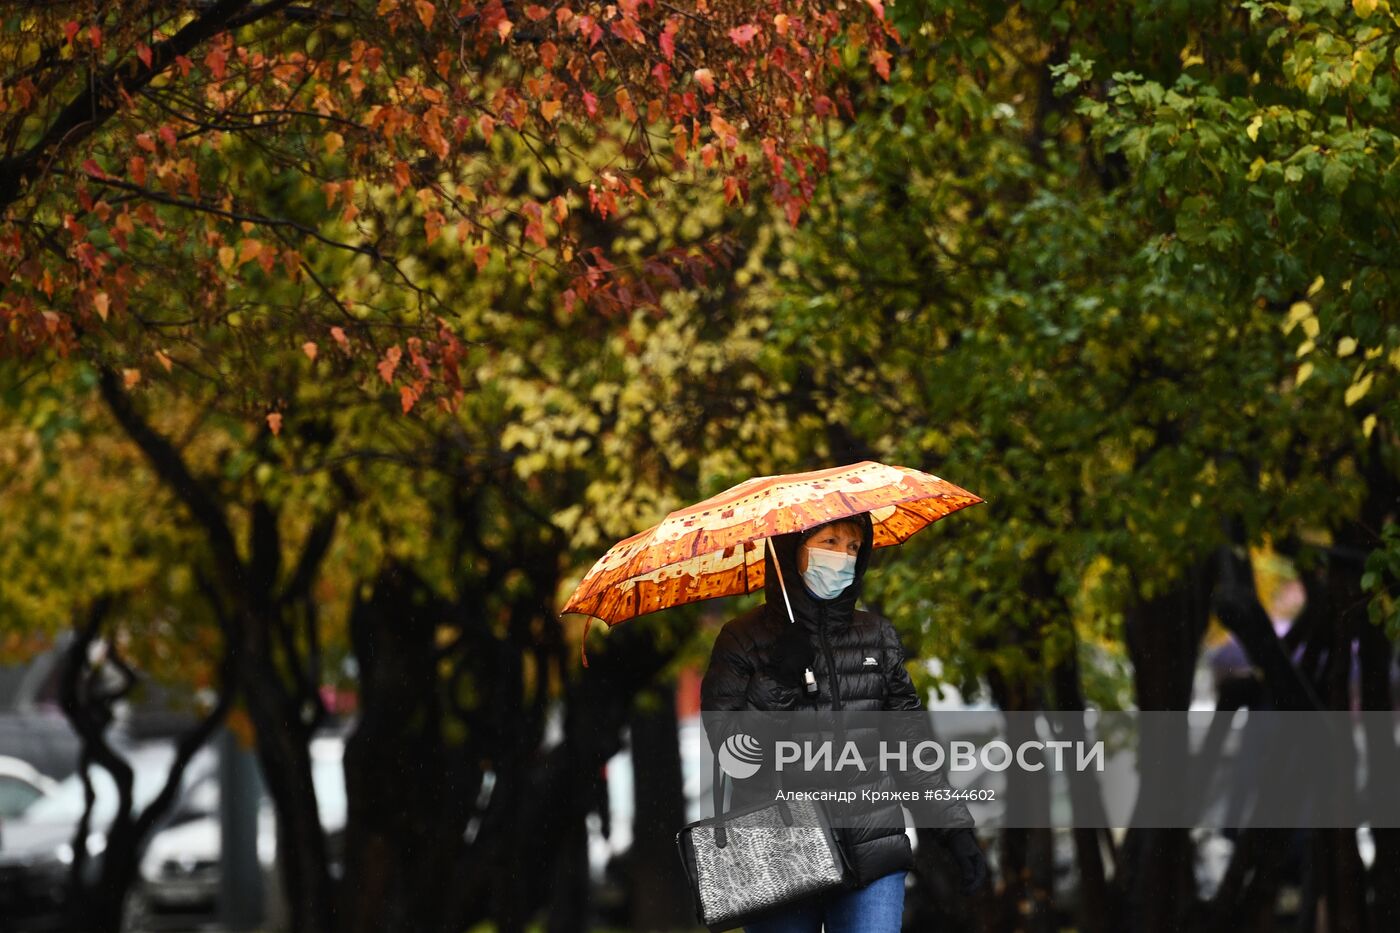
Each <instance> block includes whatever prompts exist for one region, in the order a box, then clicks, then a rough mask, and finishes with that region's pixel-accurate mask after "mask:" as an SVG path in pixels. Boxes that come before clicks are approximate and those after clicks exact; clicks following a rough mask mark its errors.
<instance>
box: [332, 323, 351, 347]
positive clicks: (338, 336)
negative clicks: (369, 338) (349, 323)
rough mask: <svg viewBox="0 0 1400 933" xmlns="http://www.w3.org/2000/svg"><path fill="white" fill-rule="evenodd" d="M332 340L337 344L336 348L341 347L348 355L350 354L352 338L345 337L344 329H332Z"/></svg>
mask: <svg viewBox="0 0 1400 933" xmlns="http://www.w3.org/2000/svg"><path fill="white" fill-rule="evenodd" d="M331 339H333V340H334V341H335V342H336V346H338V347H340V349H342V350H344V351H345V352H346V353H349V352H350V338H349V337H346V336H345V330H344V328H340V327H332V328H331Z"/></svg>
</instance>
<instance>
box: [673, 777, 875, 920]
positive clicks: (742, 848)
mask: <svg viewBox="0 0 1400 933" xmlns="http://www.w3.org/2000/svg"><path fill="white" fill-rule="evenodd" d="M722 777H728V775H724V774H723V772H722V771H721V770H720V767H719V759H718V757H716V758H715V762H714V774H713V791H714V813H715V814H716V815H715V816H713V817H711V818H709V819H704V820H699V821H697V822H694V823H690V824H688V825H687V826H685V827H684V828H683V829H682V830H681V831H680V832H679V833H677V834H676V846H677V848H678V849H679V850H680V856H681V862H682V863H683V864H684V865H685V872H686V876H687V877H688V878H689V879H690V890H691V894H692V895H693V896H694V897H695V914H696V916H697V917H698V918H699V920H700V922H701V923H702V924H704V925H705V926H706V927H707V928H709V930H710V931H711V933H720V931H722V930H733V929H736V928H738V927H742V926H744V925H746V924H748V923H752V922H754V921H756V920H760V919H763V918H764V917H767V916H771V915H772V914H774V913H776V912H778V911H779V910H781V909H782V908H785V907H787V906H789V905H791V904H793V903H796V902H797V901H801V900H805V899H807V898H809V897H813V896H815V895H818V894H820V893H822V892H823V891H830V890H836V889H838V888H842V887H844V886H846V885H847V884H848V883H849V880H850V877H851V876H850V868H849V864H848V862H847V859H846V854H845V853H844V852H843V851H842V850H841V845H840V842H839V841H838V839H837V838H836V835H835V834H834V833H833V832H832V828H831V823H830V819H829V818H828V816H827V814H826V811H825V809H823V807H822V805H821V803H820V802H818V801H814V800H802V799H795V800H783V799H774V800H766V801H759V802H758V803H756V804H752V805H750V806H747V807H741V808H739V809H736V810H730V811H727V812H721V811H722V806H721V802H722V801H723V799H724V796H723V794H724V792H723V789H722V787H721V779H722ZM779 786H780V787H781V785H779Z"/></svg>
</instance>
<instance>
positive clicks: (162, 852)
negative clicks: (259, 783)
mask: <svg viewBox="0 0 1400 933" xmlns="http://www.w3.org/2000/svg"><path fill="white" fill-rule="evenodd" d="M344 757H345V743H344V740H343V739H342V738H340V737H339V736H325V737H321V738H317V739H314V740H312V743H311V780H312V782H313V783H314V784H315V787H316V805H317V809H318V810H319V811H320V817H321V825H322V827H324V829H325V830H326V833H327V836H328V842H329V847H330V852H331V858H332V871H333V872H337V871H339V869H340V866H341V864H342V860H343V849H344V847H343V844H342V840H343V838H344V831H345V822H346V814H347V802H346V796H345V770H344ZM211 797H212V800H211V802H210V806H209V807H208V808H207V811H206V815H204V816H202V817H200V818H198V819H192V820H188V821H182V822H180V823H178V824H177V825H172V826H170V827H168V828H167V829H164V830H162V831H161V832H159V833H157V834H156V835H155V836H154V837H153V838H152V839H151V841H150V844H149V845H148V846H147V847H146V852H145V855H144V856H143V857H142V859H141V867H140V877H139V880H138V881H137V884H136V888H135V889H134V890H133V891H132V893H131V896H130V897H128V898H127V904H126V911H125V917H124V923H123V926H124V928H125V929H128V930H132V931H158V930H189V929H194V928H197V927H200V926H203V925H207V924H211V923H214V922H216V921H217V920H218V919H219V918H218V910H219V889H220V885H221V884H222V873H221V871H220V864H221V856H222V835H223V834H222V829H221V823H220V818H219V793H218V784H217V782H215V783H214V784H213V786H212V794H211ZM257 846H258V864H259V865H260V867H261V869H262V871H261V874H262V885H263V902H264V915H265V917H264V924H263V927H264V929H268V930H278V929H284V928H285V925H286V920H285V918H286V913H287V912H286V908H285V904H284V903H283V901H284V898H283V897H282V893H281V886H280V875H279V873H278V865H277V818H276V815H275V813H274V810H273V807H272V802H271V800H269V799H268V798H267V797H266V796H263V797H262V799H261V800H260V802H259V807H258V834H257Z"/></svg>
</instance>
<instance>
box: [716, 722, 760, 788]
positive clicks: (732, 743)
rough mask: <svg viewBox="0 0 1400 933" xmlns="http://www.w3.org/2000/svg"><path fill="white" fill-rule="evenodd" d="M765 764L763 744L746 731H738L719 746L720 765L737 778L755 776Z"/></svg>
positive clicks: (726, 772) (721, 768) (724, 770)
mask: <svg viewBox="0 0 1400 933" xmlns="http://www.w3.org/2000/svg"><path fill="white" fill-rule="evenodd" d="M761 764H763V746H762V745H760V744H759V742H758V739H756V738H754V737H753V736H751V735H749V734H748V733H746V732H736V733H734V734H733V735H731V736H730V737H729V738H727V739H725V740H724V744H723V745H721V746H720V747H719V766H720V770H722V771H723V772H724V773H725V774H727V775H729V776H730V777H732V778H734V779H735V780H743V779H744V778H748V777H753V776H754V774H756V773H757V772H758V768H759V766H760V765H761Z"/></svg>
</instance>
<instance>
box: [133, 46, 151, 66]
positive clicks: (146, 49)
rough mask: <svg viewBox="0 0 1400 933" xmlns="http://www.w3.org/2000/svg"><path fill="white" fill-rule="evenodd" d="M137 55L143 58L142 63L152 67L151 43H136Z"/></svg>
mask: <svg viewBox="0 0 1400 933" xmlns="http://www.w3.org/2000/svg"><path fill="white" fill-rule="evenodd" d="M136 57H137V58H139V59H141V64H143V65H145V66H146V67H147V68H149V67H151V62H152V61H153V56H152V55H151V47H150V46H149V45H147V44H146V43H144V42H138V43H136Z"/></svg>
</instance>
